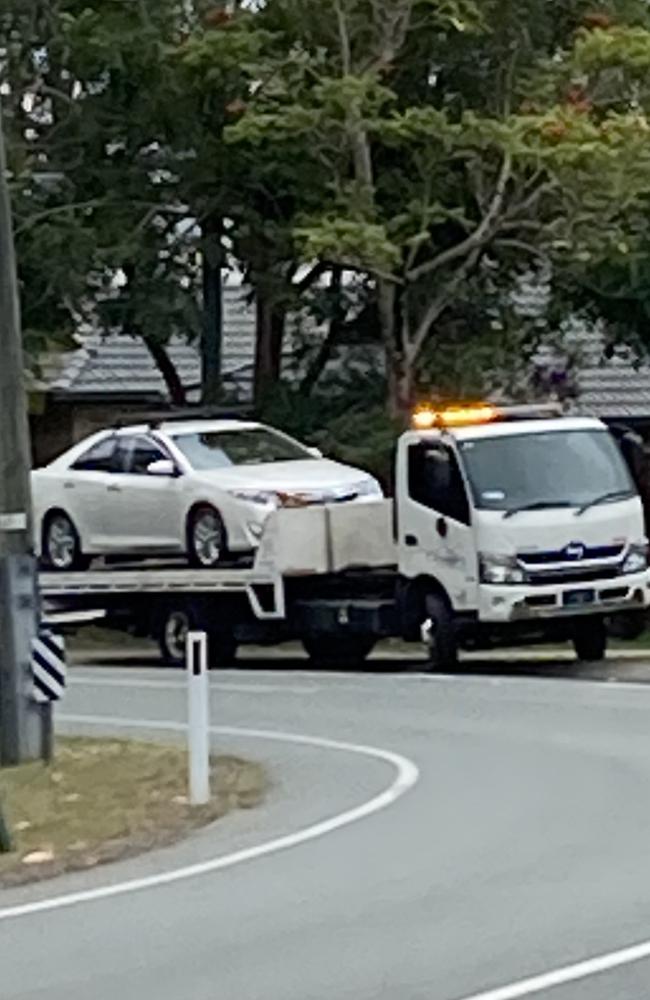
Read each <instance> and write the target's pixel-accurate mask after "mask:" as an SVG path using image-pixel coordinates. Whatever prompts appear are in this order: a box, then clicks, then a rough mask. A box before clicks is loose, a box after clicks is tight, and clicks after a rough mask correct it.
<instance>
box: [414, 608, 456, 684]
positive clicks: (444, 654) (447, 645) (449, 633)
mask: <svg viewBox="0 0 650 1000" xmlns="http://www.w3.org/2000/svg"><path fill="white" fill-rule="evenodd" d="M425 610H426V619H425V622H424V628H423V631H424V632H426V643H427V647H428V651H429V664H428V666H429V670H430V671H432V672H436V671H439V672H442V673H454V672H455V671H456V670H457V669H458V641H457V637H456V628H455V625H454V616H453V612H452V610H451V608H450V607H449V604H448V602H447V601H446V600H445V599H444V597H442V596H440V595H439V594H427V596H426V599H425Z"/></svg>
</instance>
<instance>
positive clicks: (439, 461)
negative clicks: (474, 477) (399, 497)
mask: <svg viewBox="0 0 650 1000" xmlns="http://www.w3.org/2000/svg"><path fill="white" fill-rule="evenodd" d="M408 478H409V496H410V497H411V499H412V500H415V502H416V503H420V504H422V505H423V506H424V507H429V508H430V509H432V510H435V511H438V513H440V514H442V515H443V516H444V517H449V518H451V519H452V520H453V521H458V522H459V523H460V524H469V523H470V508H469V501H468V499H467V490H466V488H465V483H464V481H463V476H462V474H461V471H460V466H459V465H458V460H457V458H456V456H455V454H454V452H453V451H452V449H451V448H448V447H447V446H446V445H441V444H430V443H428V442H426V441H422V442H420V443H419V444H416V445H411V447H410V448H409V454H408Z"/></svg>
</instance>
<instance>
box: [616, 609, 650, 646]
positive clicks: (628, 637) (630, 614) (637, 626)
mask: <svg viewBox="0 0 650 1000" xmlns="http://www.w3.org/2000/svg"><path fill="white" fill-rule="evenodd" d="M647 627H648V619H647V617H646V613H645V611H621V612H620V613H619V614H617V615H612V617H611V618H610V619H609V621H608V623H607V633H608V635H610V636H611V637H612V638H613V639H623V640H624V641H625V642H632V641H633V640H634V639H638V638H640V636H642V635H643V633H644V632H645V630H646V629H647Z"/></svg>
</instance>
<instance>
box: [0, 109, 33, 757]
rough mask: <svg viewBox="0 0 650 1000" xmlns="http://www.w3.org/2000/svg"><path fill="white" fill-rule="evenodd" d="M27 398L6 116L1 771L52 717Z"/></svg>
mask: <svg viewBox="0 0 650 1000" xmlns="http://www.w3.org/2000/svg"><path fill="white" fill-rule="evenodd" d="M30 467H31V459H30V442H29V423H28V418H27V398H26V395H25V387H24V381H23V351H22V339H21V331H20V309H19V302H18V285H17V277H16V259H15V253H14V242H13V230H12V222H11V205H10V200H9V187H8V183H7V166H6V154H5V145H4V133H3V129H2V111H1V109H0V766H7V765H11V764H20V763H22V762H23V761H26V760H35V759H37V758H38V757H39V755H40V749H41V725H42V723H43V722H44V714H43V713H41V711H40V708H39V706H37V705H36V704H34V703H33V702H32V700H31V643H32V639H33V637H34V635H35V633H36V628H37V598H36V564H35V560H34V556H33V554H32V544H31V511H30V508H31V494H30V482H29V470H30Z"/></svg>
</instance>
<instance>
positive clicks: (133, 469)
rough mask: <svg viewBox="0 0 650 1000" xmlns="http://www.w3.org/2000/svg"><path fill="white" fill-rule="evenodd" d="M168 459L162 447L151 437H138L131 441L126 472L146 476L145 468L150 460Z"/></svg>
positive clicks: (149, 463)
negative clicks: (131, 445)
mask: <svg viewBox="0 0 650 1000" xmlns="http://www.w3.org/2000/svg"><path fill="white" fill-rule="evenodd" d="M165 459H167V460H168V459H169V455H167V454H165V452H164V451H163V450H162V448H161V447H160V446H159V445H157V444H156V443H155V441H152V440H151V438H147V437H138V438H135V440H134V442H133V448H132V450H131V456H130V460H129V461H128V463H127V465H126V470H125V471H126V472H130V473H131V474H132V475H136V476H146V474H147V469H148V468H149V466H150V465H151V463H152V462H160V461H164V460H165Z"/></svg>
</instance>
